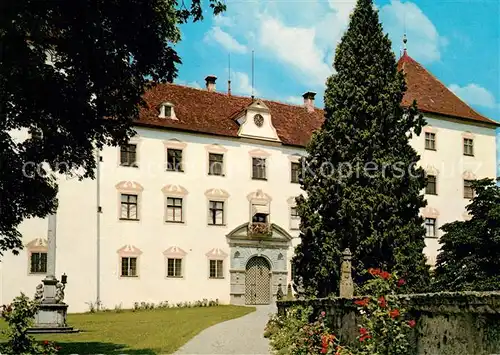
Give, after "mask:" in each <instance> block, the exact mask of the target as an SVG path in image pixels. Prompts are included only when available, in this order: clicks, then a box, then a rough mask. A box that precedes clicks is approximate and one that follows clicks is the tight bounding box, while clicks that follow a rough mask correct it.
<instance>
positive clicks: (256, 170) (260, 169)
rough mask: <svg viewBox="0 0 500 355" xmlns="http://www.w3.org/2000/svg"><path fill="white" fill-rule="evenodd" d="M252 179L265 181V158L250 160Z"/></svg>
mask: <svg viewBox="0 0 500 355" xmlns="http://www.w3.org/2000/svg"><path fill="white" fill-rule="evenodd" d="M252 179H254V180H266V158H255V157H253V158H252Z"/></svg>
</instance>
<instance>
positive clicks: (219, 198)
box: [205, 188, 230, 227]
mask: <svg viewBox="0 0 500 355" xmlns="http://www.w3.org/2000/svg"><path fill="white" fill-rule="evenodd" d="M229 196H230V195H229V193H228V192H227V191H226V190H223V189H217V188H213V189H208V190H206V191H205V197H206V198H207V202H206V203H207V225H208V226H210V227H226V226H227V221H228V218H227V215H228V208H227V206H228V200H229ZM210 201H216V202H223V203H224V206H223V208H224V211H223V212H222V224H211V223H210V222H211V221H210Z"/></svg>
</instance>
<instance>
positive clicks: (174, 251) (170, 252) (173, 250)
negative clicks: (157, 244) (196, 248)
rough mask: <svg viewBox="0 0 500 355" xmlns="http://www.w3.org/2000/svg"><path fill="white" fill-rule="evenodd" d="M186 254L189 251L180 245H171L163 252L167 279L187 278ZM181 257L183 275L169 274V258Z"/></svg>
mask: <svg viewBox="0 0 500 355" xmlns="http://www.w3.org/2000/svg"><path fill="white" fill-rule="evenodd" d="M186 255H187V253H186V252H185V251H184V250H183V249H181V248H179V247H178V246H171V247H169V248H168V249H166V250H165V251H164V252H163V262H164V265H165V271H164V273H165V279H167V280H185V279H186ZM169 259H181V276H168V260H169Z"/></svg>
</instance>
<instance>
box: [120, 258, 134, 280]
mask: <svg viewBox="0 0 500 355" xmlns="http://www.w3.org/2000/svg"><path fill="white" fill-rule="evenodd" d="M136 276H137V257H135V256H122V257H121V277H136Z"/></svg>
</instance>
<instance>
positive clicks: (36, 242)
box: [26, 238, 48, 250]
mask: <svg viewBox="0 0 500 355" xmlns="http://www.w3.org/2000/svg"><path fill="white" fill-rule="evenodd" d="M26 249H28V250H47V249H48V241H47V239H45V238H36V239H33V240H32V241H31V242H29V243H28V244H26Z"/></svg>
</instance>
